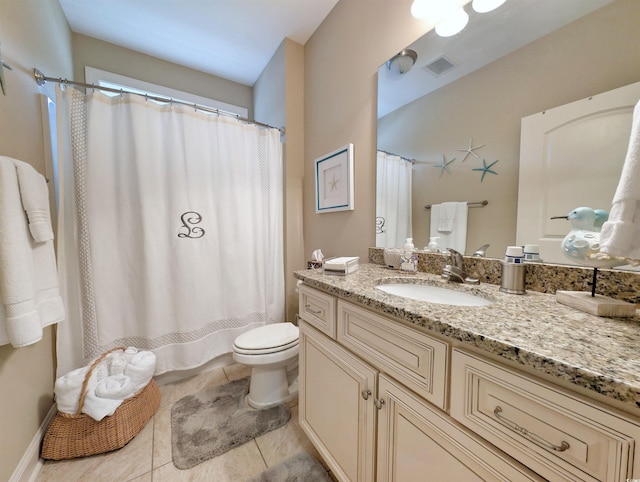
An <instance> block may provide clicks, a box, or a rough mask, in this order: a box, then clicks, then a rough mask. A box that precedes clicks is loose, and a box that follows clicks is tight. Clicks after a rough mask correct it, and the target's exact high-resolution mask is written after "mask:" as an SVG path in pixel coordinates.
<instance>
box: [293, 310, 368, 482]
mask: <svg viewBox="0 0 640 482" xmlns="http://www.w3.org/2000/svg"><path fill="white" fill-rule="evenodd" d="M299 346H300V363H299V370H300V377H299V422H300V426H301V427H302V430H304V432H305V433H306V434H307V436H308V437H309V439H310V440H311V442H312V443H313V445H314V446H315V447H316V449H318V452H320V455H321V456H322V458H323V459H324V460H325V462H326V463H327V465H328V466H329V468H330V469H331V471H332V472H333V474H334V475H335V476H336V477H337V478H338V480H340V481H341V482H342V481H353V482H356V481H358V482H371V481H373V480H375V479H374V471H375V465H374V464H375V459H374V457H375V424H376V415H377V414H376V412H377V409H376V408H375V406H374V403H373V402H374V400H375V399H374V396H375V394H376V384H377V372H376V371H375V370H374V369H373V368H372V367H371V366H369V365H367V364H366V363H364V362H363V361H361V360H360V359H359V358H357V357H355V356H354V355H352V354H351V353H349V352H348V351H347V350H345V349H344V348H342V347H341V346H339V345H338V344H337V343H336V342H335V341H333V340H331V339H329V338H327V337H326V336H325V335H323V334H321V333H320V332H318V331H317V330H315V329H314V328H313V327H311V326H310V325H309V324H307V323H306V322H305V321H304V320H301V321H300V345H299Z"/></svg>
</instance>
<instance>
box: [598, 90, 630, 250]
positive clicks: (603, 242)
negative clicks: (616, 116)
mask: <svg viewBox="0 0 640 482" xmlns="http://www.w3.org/2000/svg"><path fill="white" fill-rule="evenodd" d="M600 252H601V253H606V254H607V255H610V256H613V257H621V258H628V259H630V260H632V261H640V102H638V103H637V104H636V106H635V108H634V109H633V122H632V124H631V137H630V139H629V148H628V149H627V156H626V158H625V161H624V165H623V166H622V174H621V175H620V181H619V183H618V187H617V189H616V193H615V195H614V197H613V205H612V207H611V213H610V214H609V220H608V221H607V222H605V223H604V225H603V226H602V232H601V233H600Z"/></svg>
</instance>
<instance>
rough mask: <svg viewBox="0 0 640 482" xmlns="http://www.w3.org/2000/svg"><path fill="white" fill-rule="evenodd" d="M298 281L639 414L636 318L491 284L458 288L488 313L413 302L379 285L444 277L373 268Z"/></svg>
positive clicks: (309, 273)
mask: <svg viewBox="0 0 640 482" xmlns="http://www.w3.org/2000/svg"><path fill="white" fill-rule="evenodd" d="M294 275H295V277H296V278H298V279H301V280H303V281H304V282H305V284H308V285H309V286H312V287H316V288H319V289H321V290H323V291H325V292H328V293H330V294H333V295H335V296H338V297H340V298H343V299H345V300H348V301H352V302H354V303H357V304H360V305H362V306H365V307H368V308H370V309H372V310H375V311H378V312H382V313H385V314H387V315H389V316H393V317H396V318H399V319H401V320H403V321H406V322H408V323H411V324H413V325H416V326H419V327H422V328H424V329H426V330H428V331H431V332H434V333H437V334H440V335H444V336H446V337H449V338H451V339H454V340H458V341H461V342H464V343H468V344H470V345H473V346H475V347H477V348H479V349H482V350H484V351H487V352H489V353H492V354H495V355H498V356H500V357H501V358H504V359H507V360H511V361H514V362H516V363H519V364H521V365H525V366H528V367H531V368H533V369H535V370H537V371H540V372H543V373H546V374H548V375H551V376H553V377H556V378H558V379H562V380H565V381H567V382H569V383H572V384H574V385H576V386H580V387H583V388H586V389H588V390H592V391H594V392H597V393H599V394H602V395H605V396H607V397H609V398H612V399H615V400H619V401H621V402H624V403H625V404H628V406H629V408H630V409H638V408H639V407H640V351H639V349H638V347H640V315H639V314H637V315H636V317H635V318H626V319H618V318H601V317H597V316H593V315H589V314H587V313H583V312H581V311H578V310H574V309H573V308H570V307H568V306H565V305H561V304H559V303H557V302H556V301H555V297H554V296H552V295H549V294H541V293H537V292H534V291H531V292H528V293H527V295H524V296H519V295H508V294H504V293H501V292H500V291H499V289H498V286H496V285H491V284H481V285H480V286H479V287H472V286H468V285H456V287H455V289H460V290H464V291H469V292H472V293H474V294H482V296H484V297H486V298H489V299H490V300H492V301H493V302H494V304H493V305H492V306H489V307H473V308H468V307H458V306H445V305H439V304H433V303H425V302H419V301H413V300H409V299H406V298H400V297H397V296H393V295H389V294H387V293H384V292H382V291H381V290H377V289H375V286H376V285H377V284H379V283H380V282H382V281H383V280H391V279H393V280H400V279H402V278H404V279H411V280H412V281H418V280H420V282H424V283H426V284H433V285H441V284H442V283H443V281H442V280H440V279H439V275H438V276H434V275H432V274H428V273H418V274H417V275H404V276H403V275H400V274H399V273H398V272H397V271H391V270H387V269H386V268H384V267H381V266H375V265H373V264H369V265H362V266H361V268H360V269H359V270H358V271H357V272H356V273H353V274H351V275H349V276H346V277H339V276H329V275H324V274H323V273H322V270H319V269H316V270H303V271H296V272H295V273H294ZM631 407H633V408H631Z"/></svg>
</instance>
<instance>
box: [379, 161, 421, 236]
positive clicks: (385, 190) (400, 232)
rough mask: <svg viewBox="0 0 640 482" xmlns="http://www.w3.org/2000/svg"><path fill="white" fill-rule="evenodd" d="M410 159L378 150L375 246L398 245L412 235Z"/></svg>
mask: <svg viewBox="0 0 640 482" xmlns="http://www.w3.org/2000/svg"><path fill="white" fill-rule="evenodd" d="M412 167H413V166H412V164H411V161H408V160H406V159H404V158H402V157H400V156H396V155H393V154H388V153H386V152H382V151H378V161H377V175H376V184H377V186H376V247H378V248H401V247H402V246H404V244H405V240H406V238H410V237H411V236H412V234H411V232H412V228H411V169H412Z"/></svg>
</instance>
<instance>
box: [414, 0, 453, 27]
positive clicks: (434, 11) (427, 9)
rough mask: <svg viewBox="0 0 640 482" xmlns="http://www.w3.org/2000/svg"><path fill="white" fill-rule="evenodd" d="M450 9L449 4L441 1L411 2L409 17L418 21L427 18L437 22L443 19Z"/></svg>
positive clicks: (417, 0) (416, 0) (418, 0)
mask: <svg viewBox="0 0 640 482" xmlns="http://www.w3.org/2000/svg"><path fill="white" fill-rule="evenodd" d="M450 8H451V5H450V4H449V2H446V1H445V2H443V1H442V0H413V3H412V4H411V15H413V16H414V17H416V18H419V19H424V18H429V19H430V20H431V21H433V22H437V21H439V20H440V19H442V18H444V16H445V14H446V12H447V10H449V9H450Z"/></svg>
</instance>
